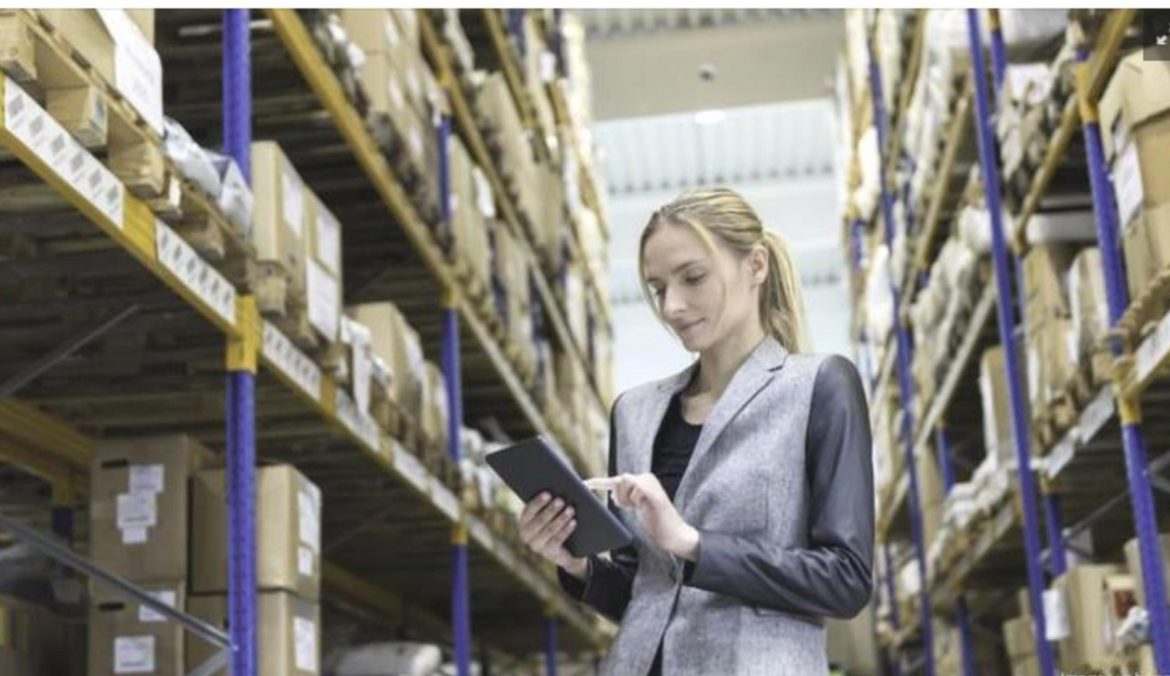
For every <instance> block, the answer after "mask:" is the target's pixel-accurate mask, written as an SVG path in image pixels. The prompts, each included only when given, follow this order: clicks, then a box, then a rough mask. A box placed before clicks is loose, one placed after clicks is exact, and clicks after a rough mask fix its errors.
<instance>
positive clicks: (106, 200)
mask: <svg viewBox="0 0 1170 676" xmlns="http://www.w3.org/2000/svg"><path fill="white" fill-rule="evenodd" d="M0 77H2V78H3V83H4V126H5V128H7V129H8V130H9V131H10V132H12V135H13V136H14V137H16V139H17V140H18V141H20V142H21V143H22V144H24V145H25V147H27V148H28V149H29V150H31V151H32V152H33V154H35V155H36V156H37V157H38V158H40V160H41V161H43V162H44V163H45V164H47V165H48V166H49V168H50V169H51V170H52V171H53V172H54V173H56V174H57V175H58V176H60V177H61V178H63V179H64V180H65V181H66V182H68V183H69V185H71V186H72V187H73V189H74V190H76V191H77V192H78V193H80V194H81V196H82V197H84V198H85V199H86V200H87V201H89V202H90V203H91V204H93V205H94V206H95V207H97V209H98V210H99V211H100V212H102V214H104V215H105V216H106V218H108V219H109V220H110V221H112V222H113V223H114V225H115V226H117V227H118V228H122V227H123V225H124V223H123V206H124V205H123V199H124V191H125V186H123V185H122V183H121V181H119V180H118V179H117V177H116V176H114V174H113V173H111V172H110V170H109V169H107V168H106V167H105V165H104V164H102V163H101V162H98V161H97V159H95V158H94V156H93V155H92V154H90V153H89V151H87V150H85V149H84V148H82V147H81V146H80V144H78V143H77V142H76V141H75V140H74V139H73V138H72V137H71V136H69V134H68V132H66V131H65V130H64V128H63V127H61V125H59V124H57V121H56V120H54V119H53V118H52V116H50V115H49V114H48V113H47V112H45V109H44V108H42V107H41V106H40V104H38V103H37V102H36V101H35V100H33V98H32V97H31V96H29V95H28V94H27V93H26V92H25V91H24V89H22V88H21V87H20V85H18V84H17V83H16V82H15V81H13V80H12V79H11V78H9V77H7V76H4V75H0Z"/></svg>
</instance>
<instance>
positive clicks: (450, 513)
mask: <svg viewBox="0 0 1170 676" xmlns="http://www.w3.org/2000/svg"><path fill="white" fill-rule="evenodd" d="M429 481H430V485H431V499H432V501H433V502H434V503H435V506H436V507H438V508H439V511H440V512H442V513H444V514H446V515H447V518H449V519H451V520H452V521H458V520H459V499H458V498H456V497H455V494H454V493H452V492H451V491H450V489H448V488H447V487H446V486H445V485H443V483H442V482H441V481H439V479H438V477H435V476H431V477H429Z"/></svg>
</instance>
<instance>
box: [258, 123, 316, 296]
mask: <svg viewBox="0 0 1170 676" xmlns="http://www.w3.org/2000/svg"><path fill="white" fill-rule="evenodd" d="M306 191H307V188H306V187H305V183H304V181H302V180H301V175H300V174H298V173H297V170H296V168H295V167H293V165H292V162H290V161H289V159H288V157H287V156H285V154H284V151H283V150H281V148H280V145H279V144H278V143H276V142H275V141H256V142H255V143H253V144H252V193H253V195H254V197H255V199H254V201H253V206H252V209H253V212H252V213H253V215H252V244H253V245H254V246H255V247H256V257H257V259H258V260H260V261H261V262H274V263H277V264H279V265H280V266H281V267H282V268H283V269H284V271H285V272H286V273H287V274H288V275H289V280H290V283H291V284H292V287H293V288H294V289H300V290H303V289H304V288H305V251H306V248H307V247H306V245H305V237H306V232H305V231H306V230H307V229H309V228H311V227H313V224H312V223H311V222H310V221H309V213H308V209H306V208H305V205H306V204H307V203H308V200H307V199H306V197H305V193H306Z"/></svg>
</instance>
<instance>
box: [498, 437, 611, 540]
mask: <svg viewBox="0 0 1170 676" xmlns="http://www.w3.org/2000/svg"><path fill="white" fill-rule="evenodd" d="M485 459H486V461H487V464H488V465H489V466H490V467H491V468H492V470H494V471H495V473H496V474H498V475H499V477H500V478H501V479H503V480H504V483H506V484H508V488H511V489H512V492H513V493H515V494H516V495H517V496H519V498H520V499H521V500H523V501H524V503H525V504H528V503H529V502H531V501H532V500H533V498H535V497H536V496H538V495H540V494H541V493H542V492H544V491H548V492H549V494H551V495H552V496H554V497H558V498H561V499H562V500H564V501H565V502H566V503H567V504H569V505H571V506H572V507H573V510H574V512H575V518H576V519H577V530H575V531H573V534H572V535H570V536H569V539H568V540H566V541H565V548H566V549H568V550H569V553H570V554H572V555H573V556H576V557H578V558H581V557H585V556H590V555H592V554H597V553H598V552H605V551H609V550H611V549H617V548H618V547H622V546H625V545H628V544H629V543H630V542H632V541H633V539H634V536H633V535H632V534H631V533H630V531H629V530H627V529H626V527H625V526H624V525H622V522H621V521H619V520H618V518H617V517H616V516H614V515H613V513H612V512H610V511H609V509H607V508H606V506H605V504H604V503H603V502H602V501H601V500H599V499H598V498H597V497H596V496H595V495H593V493H592V492H590V490H589V489H588V488H586V487H585V484H584V483H582V481H581V478H580V477H579V476H577V472H575V471H574V470H573V468H572V467H570V466H569V464H568V463H567V462H565V461H564V460H563V459H562V458H561V456H559V455H557V453H556V451H554V450H553V449H552V447H551V446H550V445H549V443H548V442H547V441H546V440H545V439H543V438H541V437H533V438H531V439H526V440H524V441H522V442H520V443H518V444H515V445H512V446H508V447H507V448H502V449H500V450H498V451H496V452H494V453H489V454H487V456H486V458H485Z"/></svg>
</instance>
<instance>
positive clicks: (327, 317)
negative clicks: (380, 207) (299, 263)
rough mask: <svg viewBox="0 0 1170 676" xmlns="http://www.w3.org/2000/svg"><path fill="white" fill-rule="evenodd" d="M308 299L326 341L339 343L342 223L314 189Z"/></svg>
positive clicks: (308, 196) (309, 208) (309, 206)
mask: <svg viewBox="0 0 1170 676" xmlns="http://www.w3.org/2000/svg"><path fill="white" fill-rule="evenodd" d="M305 201H306V203H305V209H306V222H307V224H308V229H307V233H306V235H307V236H306V237H305V242H306V253H305V297H306V301H307V302H308V304H309V323H310V324H311V325H312V326H313V329H314V330H316V331H317V333H318V334H320V335H321V337H322V338H324V339H325V340H326V341H328V342H330V343H335V342H337V340H338V329H339V323H340V321H341V308H342V289H343V288H344V287H343V281H342V271H341V223H340V222H338V220H337V217H336V216H334V215H333V212H332V211H330V210H329V208H328V207H326V206H325V204H324V203H322V202H321V199H320V198H319V197H317V195H315V194H314V193H313V192H312V191H311V190H307V189H306V190H305Z"/></svg>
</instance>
